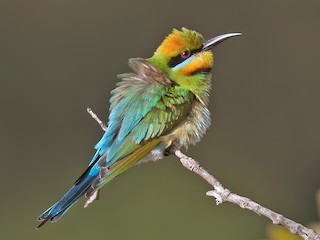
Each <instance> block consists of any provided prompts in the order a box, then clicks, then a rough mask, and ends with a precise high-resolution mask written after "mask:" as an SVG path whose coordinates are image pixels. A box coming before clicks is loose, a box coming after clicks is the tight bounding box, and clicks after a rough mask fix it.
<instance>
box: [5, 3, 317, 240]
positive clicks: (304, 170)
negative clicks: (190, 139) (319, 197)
mask: <svg viewBox="0 0 320 240" xmlns="http://www.w3.org/2000/svg"><path fill="white" fill-rule="evenodd" d="M319 12H320V1H318V0H305V1H301V0H300V1H298V0H296V1H295V0H282V1H279V0H277V1H270V0H268V1H266V0H265V1H262V0H252V1H249V0H247V1H214V0H210V1H168V0H164V1H154V2H153V1H146V0H145V1H131V2H130V1H99V0H92V1H89V0H87V1H84V0H79V1H75V0H38V1H36V0H28V1H22V0H20V1H15V0H10V1H9V0H8V1H3V0H1V2H0V81H1V86H0V104H1V105H0V107H1V110H0V111H1V118H0V121H1V122H0V133H1V134H0V154H1V155H0V161H1V165H0V166H1V168H0V178H1V179H0V180H1V181H0V182H1V200H0V201H1V202H0V203H1V204H0V210H1V211H0V234H1V236H0V238H1V239H5V240H7V239H33V240H37V239H48V240H49V239H119V240H122V239H155V240H158V239H159V240H160V239H185V240H189V239H201V240H206V239H219V240H224V239H237V240H242V239H244V240H247V239H253V240H256V239H262V238H263V237H265V231H266V226H267V224H268V223H269V222H270V221H268V220H267V219H265V218H263V217H259V216H258V215H255V214H254V213H251V212H249V211H246V210H242V209H240V208H239V207H238V206H235V205H232V204H229V203H226V204H223V205H221V206H216V205H215V202H214V200H213V199H212V198H209V197H206V196H205V192H206V191H207V190H210V189H211V187H210V186H209V185H208V184H207V183H206V182H205V181H204V180H203V179H201V178H200V177H199V176H197V175H195V174H193V173H191V172H189V171H187V170H186V169H185V168H183V167H182V166H181V165H180V163H179V161H178V160H177V159H176V158H174V157H168V158H166V159H163V160H161V161H158V162H156V163H149V164H143V165H140V166H138V167H135V168H132V169H130V170H129V171H127V172H126V173H125V174H123V175H121V176H120V177H119V178H117V179H115V180H114V181H113V182H111V183H110V184H108V185H107V186H105V187H104V188H103V190H102V192H101V199H100V200H99V201H98V202H96V203H95V204H92V205H91V206H90V207H89V208H88V209H83V207H82V206H83V203H84V200H83V199H81V200H80V201H79V202H78V203H77V204H76V205H75V206H74V207H73V208H72V209H71V210H70V211H69V212H68V213H67V214H66V215H65V217H64V218H63V219H62V220H61V221H60V222H59V223H56V224H50V223H48V224H46V225H45V226H44V227H43V228H41V229H40V230H38V231H35V230H34V228H35V227H36V224H37V223H36V222H35V219H36V217H37V216H38V215H39V214H40V213H41V212H42V211H44V210H45V209H46V208H47V207H49V206H50V205H51V204H52V203H54V202H55V201H56V200H58V199H59V198H60V197H61V196H62V195H63V194H64V193H65V192H66V191H67V190H68V189H69V187H70V186H71V185H72V183H73V182H74V181H75V180H76V179H77V177H78V176H79V175H80V174H81V173H82V171H83V170H84V169H85V167H86V165H87V164H88V162H89V160H90V159H91V156H92V155H93V153H94V149H93V146H94V144H95V143H96V142H97V141H98V140H99V138H100V137H101V135H102V131H101V129H100V128H99V126H98V125H97V124H96V123H95V121H93V120H92V119H91V118H90V116H89V115H88V114H87V113H86V107H91V108H92V109H93V110H94V111H95V112H96V113H97V114H98V115H99V116H100V117H101V118H102V119H107V116H108V108H109V102H108V99H109V97H110V94H109V93H110V91H111V90H112V89H113V88H114V87H115V84H116V82H117V81H118V80H117V78H116V75H117V74H119V73H123V72H127V71H129V68H128V66H127V59H128V58H131V57H149V56H150V55H152V53H153V51H154V50H155V49H156V47H157V46H158V45H159V44H160V42H161V41H162V39H163V38H164V37H165V36H166V35H167V34H169V33H170V32H171V30H172V28H173V27H176V28H181V27H182V26H185V27H188V28H191V29H194V30H197V31H199V32H201V33H202V34H203V35H204V36H205V37H206V38H210V37H214V36H216V35H219V34H222V33H226V32H237V31H240V32H242V33H243V36H242V37H239V38H233V39H230V40H228V41H226V42H224V43H223V44H221V45H219V46H218V47H216V48H215V49H214V53H215V66H214V69H213V78H214V87H213V90H212V96H211V102H210V110H211V111H212V112H213V125H212V127H211V128H210V130H209V131H208V133H207V135H206V136H205V137H204V139H203V140H202V141H201V143H199V144H198V145H197V146H196V147H190V149H189V150H188V152H187V153H188V155H190V156H193V157H195V158H196V159H198V160H199V161H200V163H201V165H203V166H204V167H205V168H207V169H208V170H209V171H210V172H211V173H214V175H215V176H216V177H217V178H218V179H219V180H220V181H221V182H222V183H223V184H224V185H225V186H226V187H228V188H230V189H231V190H232V191H234V192H236V193H239V194H241V195H245V196H248V197H250V198H252V199H254V200H256V201H257V202H259V203H261V204H262V205H265V206H267V207H270V208H272V209H273V210H275V211H278V212H280V213H282V214H284V215H286V216H287V217H289V218H292V219H294V220H296V221H299V222H301V223H308V222H310V221H314V220H317V214H316V205H315V198H314V195H315V191H316V190H317V189H318V188H319V180H320V175H319V169H320V161H319V160H320V159H319V158H320V148H319V144H320V126H319V122H320V108H319V102H320V94H319V92H320V72H319V71H320V64H319V62H320V60H319V59H320V47H319V43H320V26H319V24H320V14H319Z"/></svg>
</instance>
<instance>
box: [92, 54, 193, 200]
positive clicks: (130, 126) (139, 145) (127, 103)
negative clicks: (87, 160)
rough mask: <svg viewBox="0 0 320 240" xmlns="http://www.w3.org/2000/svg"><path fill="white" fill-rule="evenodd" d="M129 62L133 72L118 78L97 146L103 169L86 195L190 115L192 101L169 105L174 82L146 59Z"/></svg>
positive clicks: (121, 169)
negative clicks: (107, 117)
mask: <svg viewBox="0 0 320 240" xmlns="http://www.w3.org/2000/svg"><path fill="white" fill-rule="evenodd" d="M129 63H130V66H131V68H132V69H133V70H134V72H133V73H128V74H122V75H119V77H120V78H121V81H120V82H119V83H118V85H117V88H116V89H115V90H113V91H112V97H111V99H110V102H111V106H110V111H111V112H110V116H109V124H108V129H107V131H106V132H105V134H104V136H103V137H102V138H101V140H100V141H99V142H98V143H97V145H96V149H97V151H98V152H99V155H100V156H104V157H103V158H100V160H99V161H97V162H96V163H95V164H96V165H98V166H99V167H100V169H101V170H100V174H99V178H98V179H97V180H96V181H95V182H94V183H93V184H92V187H91V188H90V189H89V191H88V192H87V194H86V195H87V196H90V195H91V194H92V193H93V192H94V191H96V190H97V189H99V188H100V187H101V186H102V185H104V184H105V183H106V182H108V181H110V180H111V179H112V178H113V177H115V176H116V175H118V174H119V173H121V172H123V171H125V170H126V169H128V168H129V167H130V166H132V165H134V164H135V163H136V162H137V161H139V160H140V159H141V158H142V157H143V156H144V155H146V154H147V153H148V152H150V151H151V150H152V149H153V148H155V147H156V146H157V145H158V143H159V142H160V141H161V139H160V137H161V136H162V135H163V134H165V133H166V132H168V131H170V130H171V129H172V128H173V127H174V126H176V125H177V124H178V123H179V122H180V121H181V120H182V119H184V117H185V116H186V115H187V114H188V112H189V109H188V107H187V106H189V105H190V102H189V101H188V100H189V98H188V99H183V100H181V101H177V102H170V103H168V102H166V101H170V100H168V99H169V98H170V96H168V95H172V94H173V93H172V92H170V89H171V87H172V82H171V81H170V80H169V79H168V78H167V77H166V76H165V75H164V73H163V72H162V71H161V70H159V69H158V68H156V67H155V66H154V65H152V64H151V63H150V62H148V61H147V60H143V59H132V60H130V62H129ZM170 99H171V98H170ZM185 100H186V101H185Z"/></svg>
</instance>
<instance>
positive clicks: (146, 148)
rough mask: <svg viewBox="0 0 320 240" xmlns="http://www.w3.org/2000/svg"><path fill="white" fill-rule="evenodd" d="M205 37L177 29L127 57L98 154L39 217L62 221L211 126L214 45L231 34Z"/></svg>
mask: <svg viewBox="0 0 320 240" xmlns="http://www.w3.org/2000/svg"><path fill="white" fill-rule="evenodd" d="M236 35H239V34H225V35H221V36H218V37H216V38H213V39H210V40H208V41H205V40H204V38H203V37H202V35H201V34H199V33H197V32H195V31H191V30H188V29H186V28H182V30H181V31H178V30H175V29H174V30H173V32H172V33H171V34H170V35H168V37H167V38H166V39H165V40H164V41H163V42H162V44H161V45H160V46H159V47H158V49H157V50H156V52H155V53H154V55H153V56H152V57H151V58H148V59H141V58H134V59H130V60H129V66H130V68H131V69H132V72H131V73H126V74H121V75H119V76H118V77H119V78H120V81H119V83H118V84H117V87H116V88H115V89H114V90H113V91H112V92H111V99H110V104H111V105H110V115H109V121H108V128H107V130H106V132H105V133H104V135H103V136H102V138H101V140H100V141H99V142H98V143H97V144H96V146H95V148H96V150H97V152H96V154H95V155H94V157H93V158H92V160H91V161H90V163H89V166H88V168H87V169H86V170H85V172H84V173H83V174H82V175H81V176H80V177H79V179H78V180H77V181H76V182H75V184H74V185H73V187H72V188H71V189H70V190H69V191H68V192H67V193H66V194H65V195H64V196H63V197H62V198H61V199H60V200H59V201H58V202H57V203H56V204H54V205H53V206H52V207H50V208H49V209H47V210H46V211H45V212H44V213H43V214H41V215H40V216H39V218H38V221H40V222H41V223H40V225H39V227H40V226H42V225H43V224H44V223H45V222H46V221H48V220H51V221H52V222H56V221H58V220H59V219H60V218H61V217H62V216H63V215H64V213H65V212H66V211H67V210H68V209H69V208H70V207H71V206H72V205H73V204H74V203H76V202H77V200H78V199H79V198H80V197H81V196H83V195H85V196H86V197H89V200H88V201H87V203H86V206H87V205H88V204H89V203H91V202H92V201H93V200H95V199H96V198H97V191H99V189H100V188H101V187H102V186H103V185H104V184H106V183H108V182H110V181H111V180H112V179H113V178H114V177H116V176H117V175H119V174H120V173H122V172H124V171H125V170H127V169H128V168H130V167H132V166H134V165H135V164H137V163H139V162H145V161H149V160H158V159H160V158H162V157H163V155H164V151H165V150H166V149H168V148H170V147H172V146H174V147H175V148H181V147H182V146H184V147H186V148H187V147H188V146H189V145H190V144H196V143H197V142H199V141H200V139H201V137H202V136H203V135H204V134H205V132H206V130H207V129H208V127H209V126H210V123H211V119H210V113H209V111H208V108H207V105H208V102H209V101H208V99H209V91H210V89H211V74H210V73H209V72H210V70H211V68H212V66H213V54H212V52H211V50H210V49H211V48H212V47H213V46H215V45H216V44H217V43H219V42H221V41H223V40H224V39H227V38H229V37H231V36H236Z"/></svg>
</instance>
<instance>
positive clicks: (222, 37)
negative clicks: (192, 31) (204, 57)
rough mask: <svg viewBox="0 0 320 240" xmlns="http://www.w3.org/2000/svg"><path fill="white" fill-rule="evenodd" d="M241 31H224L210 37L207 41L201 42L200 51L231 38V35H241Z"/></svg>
mask: <svg viewBox="0 0 320 240" xmlns="http://www.w3.org/2000/svg"><path fill="white" fill-rule="evenodd" d="M241 35H242V34H241V33H226V34H222V35H219V36H217V37H214V38H211V39H209V40H208V41H206V42H204V43H203V46H202V49H201V51H207V50H210V49H211V48H213V47H214V46H216V45H218V44H219V43H221V42H223V41H224V40H226V39H228V38H231V37H236V36H241Z"/></svg>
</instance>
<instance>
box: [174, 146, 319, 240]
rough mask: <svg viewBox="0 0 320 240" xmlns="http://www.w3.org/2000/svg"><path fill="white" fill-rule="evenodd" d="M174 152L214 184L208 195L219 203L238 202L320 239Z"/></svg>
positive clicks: (303, 234)
mask: <svg viewBox="0 0 320 240" xmlns="http://www.w3.org/2000/svg"><path fill="white" fill-rule="evenodd" d="M174 154H175V155H176V156H177V157H178V158H179V159H180V162H181V163H182V165H183V166H184V167H186V168H187V169H189V170H190V171H193V172H195V173H196V174H198V175H199V176H201V177H202V178H203V179H205V180H206V181H207V182H208V183H209V184H210V185H211V186H213V188H214V190H211V191H208V192H207V196H212V197H214V198H215V199H216V204H217V205H219V204H221V203H223V202H231V203H234V204H237V205H238V206H240V207H241V208H244V209H248V210H251V211H253V212H255V213H256V214H258V215H262V216H265V217H267V218H269V219H270V220H271V221H272V223H273V224H277V225H282V226H284V227H286V228H288V229H289V230H290V231H291V232H292V233H293V234H297V235H299V236H301V237H303V238H304V239H308V240H319V239H320V235H319V234H318V233H316V232H315V231H314V230H312V229H309V228H306V227H305V226H303V225H301V224H300V223H296V222H294V221H293V220H291V219H288V218H286V217H284V216H282V215H281V214H279V213H276V212H274V211H272V210H270V209H268V208H265V207H263V206H261V205H260V204H258V203H256V202H254V201H252V200H251V199H249V198H246V197H242V196H239V195H237V194H235V193H232V192H231V191H230V190H229V189H227V188H225V187H223V186H222V184H221V183H220V182H219V181H218V180H217V179H216V178H215V177H213V176H212V175H211V174H210V173H208V171H207V170H205V169H204V168H202V167H201V166H200V165H199V163H198V162H197V161H196V160H194V159H193V158H190V157H188V156H186V155H185V154H183V153H182V152H181V151H180V150H175V151H174Z"/></svg>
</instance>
